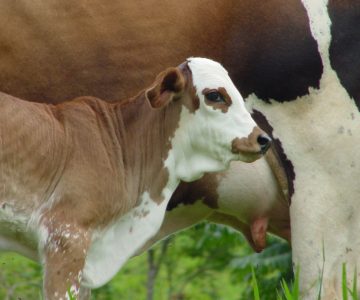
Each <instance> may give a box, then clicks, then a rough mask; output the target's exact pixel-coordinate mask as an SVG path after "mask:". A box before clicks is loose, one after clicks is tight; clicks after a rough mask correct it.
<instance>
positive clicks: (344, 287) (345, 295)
mask: <svg viewBox="0 0 360 300" xmlns="http://www.w3.org/2000/svg"><path fill="white" fill-rule="evenodd" d="M342 295H343V300H348V289H347V280H346V265H345V263H343V265H342Z"/></svg>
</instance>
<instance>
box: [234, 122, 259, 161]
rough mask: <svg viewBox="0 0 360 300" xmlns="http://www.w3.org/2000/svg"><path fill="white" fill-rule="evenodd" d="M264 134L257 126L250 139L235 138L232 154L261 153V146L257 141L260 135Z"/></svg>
mask: <svg viewBox="0 0 360 300" xmlns="http://www.w3.org/2000/svg"><path fill="white" fill-rule="evenodd" d="M262 134H264V132H263V131H262V130H261V129H260V128H259V127H257V126H255V127H254V129H253V131H252V132H251V133H250V134H249V135H248V137H246V138H245V137H243V138H235V139H234V140H233V141H232V144H231V147H232V149H231V152H232V153H235V154H238V153H243V154H247V153H259V154H260V151H261V148H260V145H259V143H258V141H257V139H258V137H259V136H260V135H262Z"/></svg>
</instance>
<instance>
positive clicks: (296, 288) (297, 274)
mask: <svg viewBox="0 0 360 300" xmlns="http://www.w3.org/2000/svg"><path fill="white" fill-rule="evenodd" d="M299 277H300V267H299V266H297V267H296V271H295V281H294V285H293V292H292V296H293V299H299V296H300V287H299V286H300V284H299V282H300V278H299Z"/></svg>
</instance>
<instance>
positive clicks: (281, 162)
mask: <svg viewBox="0 0 360 300" xmlns="http://www.w3.org/2000/svg"><path fill="white" fill-rule="evenodd" d="M252 116H253V118H254V119H255V121H256V123H257V124H259V125H260V126H261V128H264V130H265V131H266V132H267V133H268V134H269V135H270V137H271V139H272V140H273V143H272V144H271V147H272V149H273V150H274V151H272V152H270V157H271V155H272V154H274V155H276V160H277V162H275V160H274V159H271V158H270V161H268V162H269V163H270V167H274V169H273V171H274V174H275V176H276V177H277V179H278V180H279V182H282V181H283V180H284V179H283V178H282V177H283V176H284V175H283V174H281V173H282V172H285V176H286V182H287V183H286V184H285V183H282V188H283V189H284V191H288V193H287V199H288V202H289V204H291V197H292V195H293V194H294V181H295V171H294V166H293V164H292V162H291V161H290V160H289V159H288V158H287V155H286V154H285V152H284V149H283V148H282V145H281V141H280V140H279V139H277V138H274V136H273V134H272V132H273V128H272V127H271V125H270V124H269V122H268V121H267V119H266V118H265V116H264V115H263V114H262V113H261V112H259V111H257V110H254V111H253V113H252ZM271 161H273V165H272V164H271ZM276 169H277V170H278V171H276ZM281 170H283V171H281Z"/></svg>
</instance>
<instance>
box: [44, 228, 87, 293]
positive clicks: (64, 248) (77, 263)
mask: <svg viewBox="0 0 360 300" xmlns="http://www.w3.org/2000/svg"><path fill="white" fill-rule="evenodd" d="M53 225H54V222H53V221H52V224H51V225H50V226H48V238H47V240H46V243H45V246H44V252H43V254H44V295H45V299H47V300H49V299H59V300H60V299H63V300H65V299H69V296H68V291H71V293H72V295H73V296H74V298H75V299H84V300H85V299H89V296H90V293H87V292H86V290H84V292H82V293H81V294H82V295H80V284H81V279H82V270H83V268H84V264H85V257H86V253H87V250H88V246H89V241H90V234H89V233H88V232H87V231H86V230H84V229H83V228H80V227H79V226H77V225H76V224H69V223H66V222H62V223H61V225H59V226H53Z"/></svg>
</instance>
